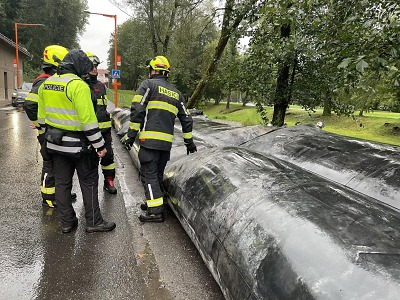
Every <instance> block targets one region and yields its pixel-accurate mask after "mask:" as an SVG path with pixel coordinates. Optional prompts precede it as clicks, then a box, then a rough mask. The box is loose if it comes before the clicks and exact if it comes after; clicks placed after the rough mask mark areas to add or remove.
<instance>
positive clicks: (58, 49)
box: [42, 45, 68, 68]
mask: <svg viewBox="0 0 400 300" xmlns="http://www.w3.org/2000/svg"><path fill="white" fill-rule="evenodd" d="M67 53H68V49H67V48H65V47H63V46H60V45H50V46H47V47H46V48H44V51H43V64H42V68H48V67H58V64H59V63H60V62H61V61H62V60H63V59H64V57H65V55H67Z"/></svg>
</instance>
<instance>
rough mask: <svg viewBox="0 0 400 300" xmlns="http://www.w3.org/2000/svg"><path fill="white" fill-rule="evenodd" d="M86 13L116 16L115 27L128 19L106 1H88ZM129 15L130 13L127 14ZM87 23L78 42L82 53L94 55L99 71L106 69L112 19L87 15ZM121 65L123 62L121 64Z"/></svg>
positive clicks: (112, 27) (112, 29)
mask: <svg viewBox="0 0 400 300" xmlns="http://www.w3.org/2000/svg"><path fill="white" fill-rule="evenodd" d="M88 6H89V9H88V11H90V12H94V13H101V14H108V15H117V25H121V24H122V23H123V22H124V21H126V20H127V19H129V15H127V14H126V13H124V12H122V11H121V10H120V9H118V8H117V7H115V6H114V5H113V4H111V3H110V2H109V1H108V0H88ZM127 13H128V14H130V12H129V11H128V12H127ZM88 21H89V23H88V24H87V25H86V27H85V32H84V33H83V35H82V37H81V38H80V40H79V44H80V46H81V49H82V50H83V51H85V52H86V51H90V52H92V53H94V54H96V55H97V56H98V57H99V59H100V61H101V64H100V67H99V68H100V69H106V68H107V53H108V48H109V45H108V40H109V39H110V35H111V34H112V33H114V27H115V26H114V18H108V17H104V16H99V15H89V19H88ZM122 63H123V62H122Z"/></svg>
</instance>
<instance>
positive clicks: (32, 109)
mask: <svg viewBox="0 0 400 300" xmlns="http://www.w3.org/2000/svg"><path fill="white" fill-rule="evenodd" d="M50 76H51V75H50V74H46V73H43V74H40V75H39V76H38V77H36V79H35V80H34V81H33V84H32V89H31V91H30V92H29V93H28V95H27V96H26V98H25V102H24V110H25V112H26V115H27V116H28V118H29V120H31V121H32V123H33V124H34V125H35V127H36V129H37V130H38V134H39V135H40V134H43V133H44V132H43V130H42V129H41V128H40V126H39V123H38V117H37V115H38V99H39V96H38V90H39V87H40V86H41V85H42V83H43V82H44V81H45V80H46V79H47V78H49V77H50Z"/></svg>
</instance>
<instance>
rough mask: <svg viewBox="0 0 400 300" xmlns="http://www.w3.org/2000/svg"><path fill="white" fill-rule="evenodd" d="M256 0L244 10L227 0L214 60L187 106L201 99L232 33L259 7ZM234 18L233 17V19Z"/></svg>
mask: <svg viewBox="0 0 400 300" xmlns="http://www.w3.org/2000/svg"><path fill="white" fill-rule="evenodd" d="M256 3H257V1H256V0H250V1H249V2H248V3H247V5H248V7H247V8H248V9H243V10H242V11H237V10H234V6H235V0H226V4H225V12H224V18H223V20H222V29H221V35H220V38H219V41H218V45H217V47H216V48H215V51H214V55H213V58H212V61H211V62H210V64H209V65H208V67H207V70H206V71H205V73H204V74H203V77H202V78H201V80H200V81H199V83H198V84H197V86H196V88H195V90H194V91H193V94H192V96H191V97H190V99H189V101H188V104H187V107H188V108H194V107H195V106H196V105H197V104H198V103H199V102H200V100H201V97H202V96H203V94H204V91H205V89H206V87H207V85H208V83H209V81H210V78H211V77H212V76H213V75H214V73H215V71H216V69H217V65H218V62H219V60H220V58H221V56H222V53H223V52H224V50H225V47H226V44H227V43H228V41H229V38H230V36H231V34H232V33H233V32H234V31H235V30H236V29H237V28H238V26H239V24H240V22H241V21H242V20H243V18H244V17H245V16H246V15H248V14H250V13H251V11H252V10H251V8H253V7H257V6H256V5H255V4H256ZM231 18H232V19H231Z"/></svg>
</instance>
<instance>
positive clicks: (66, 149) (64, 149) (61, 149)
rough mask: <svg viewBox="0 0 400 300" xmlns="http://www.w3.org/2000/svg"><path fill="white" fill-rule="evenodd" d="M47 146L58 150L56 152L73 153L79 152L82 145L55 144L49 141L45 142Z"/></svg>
mask: <svg viewBox="0 0 400 300" xmlns="http://www.w3.org/2000/svg"><path fill="white" fill-rule="evenodd" d="M47 148H49V149H51V150H55V151H58V152H64V153H73V154H75V153H79V152H80V151H81V150H82V147H65V146H59V145H56V144H52V143H50V142H47Z"/></svg>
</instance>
